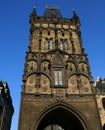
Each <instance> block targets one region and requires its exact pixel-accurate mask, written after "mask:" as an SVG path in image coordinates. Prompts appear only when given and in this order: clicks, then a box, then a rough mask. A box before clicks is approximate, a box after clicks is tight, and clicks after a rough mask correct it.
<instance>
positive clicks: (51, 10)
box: [44, 6, 62, 18]
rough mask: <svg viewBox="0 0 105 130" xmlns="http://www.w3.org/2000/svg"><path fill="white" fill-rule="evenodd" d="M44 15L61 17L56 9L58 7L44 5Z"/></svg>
mask: <svg viewBox="0 0 105 130" xmlns="http://www.w3.org/2000/svg"><path fill="white" fill-rule="evenodd" d="M44 17H47V18H62V15H61V13H60V11H59V9H58V7H57V6H56V7H49V6H47V7H46V10H45V12H44Z"/></svg>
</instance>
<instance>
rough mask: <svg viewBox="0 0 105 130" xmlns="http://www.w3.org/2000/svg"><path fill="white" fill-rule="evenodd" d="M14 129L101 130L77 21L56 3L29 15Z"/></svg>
mask: <svg viewBox="0 0 105 130" xmlns="http://www.w3.org/2000/svg"><path fill="white" fill-rule="evenodd" d="M30 25H31V26H30V44H29V47H28V51H27V53H26V60H25V66H24V74H23V85H22V93H21V94H22V95H21V104H20V116H19V126H18V130H77V129H78V130H101V123H100V118H99V113H98V108H97V103H96V99H95V94H94V91H93V88H92V76H91V72H90V67H89V63H88V58H87V55H86V54H85V51H84V48H83V47H82V38H81V32H80V19H79V17H78V15H77V14H76V12H75V10H73V16H72V18H63V17H62V15H61V13H60V11H59V9H58V7H49V6H47V7H46V9H45V12H44V15H43V16H38V15H37V13H36V8H34V10H33V11H32V13H31V15H30Z"/></svg>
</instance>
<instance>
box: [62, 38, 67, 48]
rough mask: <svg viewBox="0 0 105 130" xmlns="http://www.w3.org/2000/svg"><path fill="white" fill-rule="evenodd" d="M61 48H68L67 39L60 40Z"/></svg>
mask: <svg viewBox="0 0 105 130" xmlns="http://www.w3.org/2000/svg"><path fill="white" fill-rule="evenodd" d="M60 49H61V50H67V39H61V40H60Z"/></svg>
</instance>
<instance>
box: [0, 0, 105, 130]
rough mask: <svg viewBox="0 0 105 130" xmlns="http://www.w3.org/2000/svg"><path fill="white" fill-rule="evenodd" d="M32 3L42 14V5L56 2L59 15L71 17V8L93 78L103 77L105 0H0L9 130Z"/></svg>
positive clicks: (0, 66)
mask: <svg viewBox="0 0 105 130" xmlns="http://www.w3.org/2000/svg"><path fill="white" fill-rule="evenodd" d="M34 4H36V10H37V14H38V15H43V14H44V10H45V7H46V4H48V5H49V6H55V5H58V7H59V10H60V12H61V14H62V16H63V17H65V18H71V17H72V8H75V10H76V12H77V14H78V15H79V17H80V20H81V32H82V39H83V47H84V48H85V51H86V53H87V54H88V59H89V64H90V68H91V72H92V76H93V79H94V80H95V79H96V78H97V76H100V77H102V78H104V77H105V0H17V1H14V0H9V1H8V0H1V2H0V80H3V81H6V82H7V83H8V85H9V88H10V92H11V96H12V100H13V105H14V109H15V112H14V115H13V118H12V124H11V130H17V127H18V118H19V109H20V97H21V85H22V75H23V70H24V63H25V55H26V51H27V49H28V45H29V35H30V33H29V29H30V25H29V15H30V13H31V12H32V10H33V7H34Z"/></svg>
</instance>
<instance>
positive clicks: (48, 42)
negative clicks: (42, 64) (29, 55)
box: [46, 38, 52, 50]
mask: <svg viewBox="0 0 105 130" xmlns="http://www.w3.org/2000/svg"><path fill="white" fill-rule="evenodd" d="M46 49H47V50H51V49H52V38H46Z"/></svg>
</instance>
